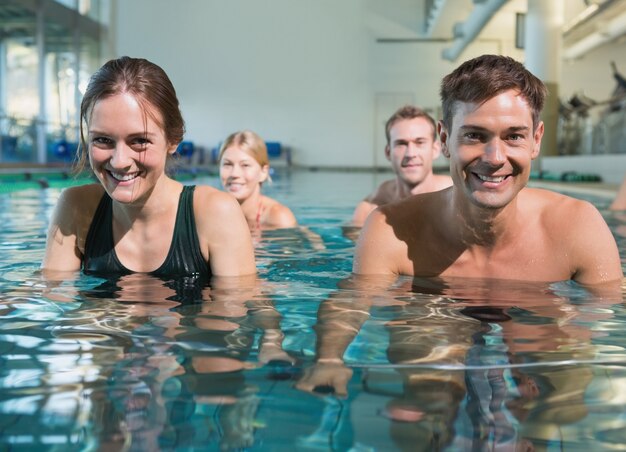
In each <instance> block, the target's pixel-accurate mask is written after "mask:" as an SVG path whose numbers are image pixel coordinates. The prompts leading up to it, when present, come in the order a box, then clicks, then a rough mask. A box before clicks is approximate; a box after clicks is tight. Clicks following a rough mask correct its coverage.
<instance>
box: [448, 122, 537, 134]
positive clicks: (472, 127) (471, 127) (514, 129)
mask: <svg viewBox="0 0 626 452" xmlns="http://www.w3.org/2000/svg"><path fill="white" fill-rule="evenodd" d="M459 130H479V131H481V132H490V130H489V129H487V128H486V127H482V126H476V125H473V124H466V125H463V126H460V127H459ZM506 130H507V131H508V132H525V131H527V130H530V127H528V126H512V127H509V128H508V129H506Z"/></svg>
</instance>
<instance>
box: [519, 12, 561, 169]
mask: <svg viewBox="0 0 626 452" xmlns="http://www.w3.org/2000/svg"><path fill="white" fill-rule="evenodd" d="M563 7H564V5H563V0H549V1H546V0H528V11H527V14H526V28H525V30H524V35H525V38H524V51H525V65H526V68H527V69H528V70H529V71H531V72H532V73H533V74H535V75H536V76H537V77H538V78H540V79H541V80H542V81H543V82H544V83H545V84H546V86H547V88H548V92H549V93H548V97H547V98H546V103H545V106H544V108H543V113H542V115H541V119H542V120H543V122H544V125H545V133H544V135H543V140H542V144H541V155H544V156H553V155H558V154H559V150H558V144H557V127H558V120H559V81H560V79H561V61H562V56H561V49H562V33H563ZM539 163H540V161H539ZM538 166H541V165H540V164H539V165H538Z"/></svg>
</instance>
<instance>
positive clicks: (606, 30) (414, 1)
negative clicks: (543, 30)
mask: <svg viewBox="0 0 626 452" xmlns="http://www.w3.org/2000/svg"><path fill="white" fill-rule="evenodd" d="M544 1H553V0H544ZM393 4H394V8H389V3H388V2H379V1H377V0H368V12H369V17H368V23H369V26H370V29H371V30H372V31H373V32H374V34H375V36H376V37H377V39H378V40H379V41H382V42H394V41H397V42H406V41H431V42H433V41H434V42H443V43H449V46H448V47H447V48H446V50H444V53H443V55H442V56H443V57H444V58H446V59H449V60H454V59H456V57H458V55H459V54H460V53H461V51H462V50H463V49H464V48H465V47H466V46H467V45H469V44H470V43H471V42H472V41H473V40H474V39H476V38H477V37H478V35H479V34H480V32H481V30H482V29H483V28H484V27H485V26H486V25H487V24H488V23H489V22H490V21H491V20H497V18H498V14H500V13H503V12H505V13H517V12H521V13H524V12H526V11H527V8H528V0H394V3H393ZM563 5H564V11H563V24H564V25H563V56H564V57H565V58H566V59H574V58H578V57H581V56H583V55H584V54H585V53H587V52H589V51H591V50H592V49H594V48H596V47H597V46H599V45H602V44H604V43H608V42H611V41H614V40H616V39H625V38H626V0H563Z"/></svg>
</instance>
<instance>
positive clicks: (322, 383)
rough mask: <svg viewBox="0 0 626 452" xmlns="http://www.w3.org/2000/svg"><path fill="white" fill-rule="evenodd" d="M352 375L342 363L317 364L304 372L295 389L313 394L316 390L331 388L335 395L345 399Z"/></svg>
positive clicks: (350, 370)
mask: <svg viewBox="0 0 626 452" xmlns="http://www.w3.org/2000/svg"><path fill="white" fill-rule="evenodd" d="M352 373H353V372H352V369H350V368H348V367H346V366H345V364H344V363H343V361H339V360H338V361H333V362H317V363H315V364H314V365H313V366H312V367H309V368H308V369H306V370H305V371H304V374H303V375H302V378H300V380H299V381H298V383H296V388H297V389H299V390H301V391H305V392H310V393H315V392H316V391H315V390H316V389H318V390H320V389H325V388H331V389H332V390H333V391H334V392H335V394H336V395H338V396H342V397H345V396H347V395H348V382H349V381H350V378H352Z"/></svg>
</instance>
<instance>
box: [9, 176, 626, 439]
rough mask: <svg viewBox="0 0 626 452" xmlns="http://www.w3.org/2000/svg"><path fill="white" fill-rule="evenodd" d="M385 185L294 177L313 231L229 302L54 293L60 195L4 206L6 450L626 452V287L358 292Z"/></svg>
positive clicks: (457, 284)
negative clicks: (371, 198)
mask: <svg viewBox="0 0 626 452" xmlns="http://www.w3.org/2000/svg"><path fill="white" fill-rule="evenodd" d="M386 177H388V175H384V174H383V175H381V174H370V173H349V172H348V173H342V172H321V171H320V172H310V171H291V172H286V171H285V172H278V173H277V174H275V175H274V180H275V183H274V184H273V185H271V186H268V187H267V188H266V190H265V191H266V193H267V194H269V195H270V196H274V197H276V198H277V199H279V200H280V201H282V202H285V203H286V204H288V205H289V206H290V207H292V209H293V210H294V213H295V214H296V216H297V217H298V219H299V221H300V223H301V224H302V226H303V227H302V228H299V229H294V230H282V231H270V232H267V233H264V234H263V235H262V236H261V237H258V238H257V242H256V246H257V262H258V266H259V279H260V282H258V283H256V284H248V283H246V282H241V281H237V282H234V281H228V280H225V281H217V282H215V283H214V284H212V286H211V287H196V286H194V285H193V283H185V282H182V283H181V282H180V281H161V280H157V279H154V278H150V277H146V276H143V275H131V276H127V277H124V278H122V279H118V280H111V281H108V280H103V279H100V278H96V277H91V276H85V275H77V276H76V279H74V280H68V281H62V282H58V283H52V282H50V281H45V280H43V279H42V278H41V276H40V274H39V271H38V269H39V263H40V261H41V258H42V256H43V249H44V243H45V233H46V228H47V222H48V217H49V215H50V213H51V210H52V208H53V206H54V204H55V202H56V199H57V198H58V196H59V194H60V189H59V188H48V189H33V190H22V191H13V192H10V193H3V194H0V224H1V225H2V228H1V229H0V315H1V316H2V317H1V320H0V351H1V353H0V449H1V450H7V449H10V450H13V449H16V450H63V451H66V450H100V449H104V450H106V449H111V450H142V451H143V450H241V449H249V450H286V451H287V450H289V451H291V450H305V451H306V450H354V451H372V450H518V449H517V448H519V449H520V450H534V449H544V450H623V449H626V308H625V307H624V306H625V303H624V301H626V286H625V285H624V284H622V289H621V293H619V294H617V295H615V294H606V293H593V292H591V291H589V290H587V289H585V288H583V287H580V286H578V285H576V284H574V283H570V282H557V283H553V284H536V283H525V282H514V281H488V280H463V279H457V280H446V281H443V280H419V279H415V280H413V279H412V278H399V279H397V280H395V281H391V282H387V281H379V280H373V279H369V278H354V277H352V276H351V274H350V270H351V267H352V255H353V250H354V242H353V241H352V239H351V238H350V233H351V232H354V231H350V230H349V229H348V228H345V227H344V225H345V223H346V222H347V221H348V220H349V219H350V217H351V214H352V210H353V208H354V206H355V204H356V203H357V202H358V201H359V200H360V199H361V198H362V197H363V196H364V195H365V194H366V193H368V192H369V191H371V190H372V188H373V187H374V186H375V185H376V184H377V183H379V182H380V181H381V180H382V179H384V178H386ZM188 183H206V184H209V185H214V186H218V181H217V180H216V179H214V178H211V177H204V178H200V179H197V180H192V181H189V182H188ZM589 200H591V201H592V202H594V203H595V204H596V205H597V206H598V207H599V208H600V209H601V211H602V213H603V214H604V215H605V218H606V220H607V222H608V223H609V225H610V227H611V229H612V231H613V232H614V234H615V236H616V239H617V240H618V246H619V248H620V254H621V257H622V265H623V266H624V267H625V268H626V233H625V230H626V215H624V214H619V213H610V212H608V211H607V210H606V207H607V205H608V203H609V200H608V199H604V198H596V199H589ZM344 349H345V354H344V359H345V365H340V364H338V363H334V362H330V363H327V364H323V365H320V364H318V365H315V357H316V354H318V353H323V352H322V351H321V350H334V351H338V350H339V351H343V350H344ZM311 381H315V382H318V383H319V382H326V383H325V384H321V385H319V386H318V388H317V390H316V391H312V392H309V391H307V390H305V389H307V388H306V384H305V383H306V382H311ZM296 385H297V386H298V387H296ZM333 385H334V388H335V392H333V391H332V390H331V389H332V388H333Z"/></svg>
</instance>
